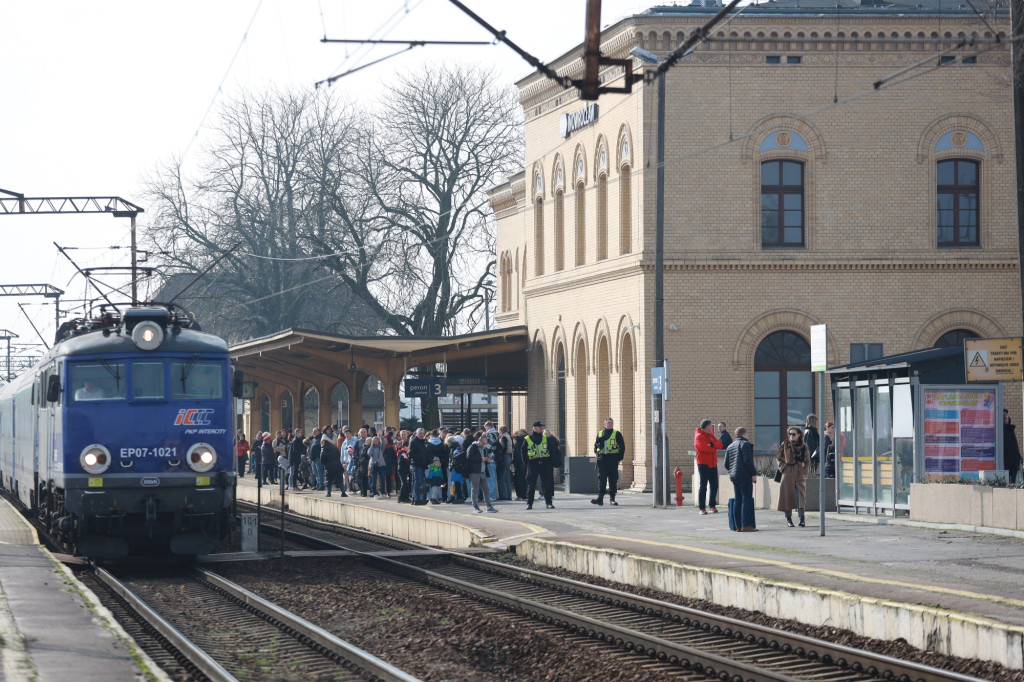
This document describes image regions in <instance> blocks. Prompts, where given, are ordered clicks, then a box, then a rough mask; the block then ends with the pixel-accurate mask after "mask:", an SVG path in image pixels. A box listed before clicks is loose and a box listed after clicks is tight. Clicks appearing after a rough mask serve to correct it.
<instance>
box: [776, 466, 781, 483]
mask: <svg viewBox="0 0 1024 682" xmlns="http://www.w3.org/2000/svg"><path fill="white" fill-rule="evenodd" d="M775 482H776V483H781V482H782V468H781V467H780V468H778V469H776V470H775Z"/></svg>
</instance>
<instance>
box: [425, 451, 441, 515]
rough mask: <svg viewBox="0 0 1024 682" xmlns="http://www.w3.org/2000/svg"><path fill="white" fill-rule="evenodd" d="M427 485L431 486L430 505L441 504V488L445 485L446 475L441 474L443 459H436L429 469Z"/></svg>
mask: <svg viewBox="0 0 1024 682" xmlns="http://www.w3.org/2000/svg"><path fill="white" fill-rule="evenodd" d="M427 485H429V486H430V496H429V499H430V503H431V504H441V487H442V486H443V485H444V474H442V473H441V458H440V457H435V458H434V461H433V462H431V464H430V468H429V469H427Z"/></svg>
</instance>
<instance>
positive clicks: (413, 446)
mask: <svg viewBox="0 0 1024 682" xmlns="http://www.w3.org/2000/svg"><path fill="white" fill-rule="evenodd" d="M426 435H427V432H426V430H425V429H416V433H415V434H414V435H413V437H412V442H411V443H409V460H410V461H411V462H412V503H413V504H426V503H427V496H426V491H425V490H424V489H423V482H424V481H425V480H426V478H427V467H429V466H430V461H431V460H430V458H429V457H428V456H427V441H426V440H425V439H424V436H426Z"/></svg>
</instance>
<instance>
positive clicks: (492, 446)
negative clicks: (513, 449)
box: [487, 431, 505, 462]
mask: <svg viewBox="0 0 1024 682" xmlns="http://www.w3.org/2000/svg"><path fill="white" fill-rule="evenodd" d="M503 454H505V447H504V446H503V445H502V444H501V441H500V440H499V437H498V432H497V431H488V432H487V456H488V457H490V458H491V461H492V462H494V461H497V458H498V455H503Z"/></svg>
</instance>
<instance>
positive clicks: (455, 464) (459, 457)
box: [452, 450, 469, 476]
mask: <svg viewBox="0 0 1024 682" xmlns="http://www.w3.org/2000/svg"><path fill="white" fill-rule="evenodd" d="M468 469H469V457H468V456H467V455H466V453H465V452H463V451H462V450H459V451H458V452H456V453H455V457H454V458H453V459H452V471H454V472H455V473H457V474H459V475H460V476H465V475H466V471H467V470H468Z"/></svg>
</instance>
